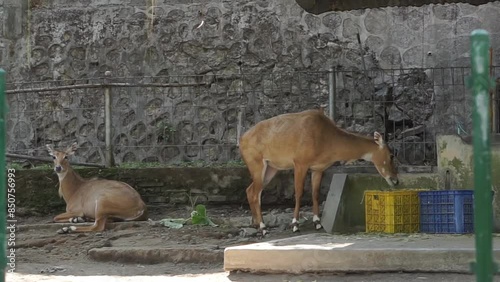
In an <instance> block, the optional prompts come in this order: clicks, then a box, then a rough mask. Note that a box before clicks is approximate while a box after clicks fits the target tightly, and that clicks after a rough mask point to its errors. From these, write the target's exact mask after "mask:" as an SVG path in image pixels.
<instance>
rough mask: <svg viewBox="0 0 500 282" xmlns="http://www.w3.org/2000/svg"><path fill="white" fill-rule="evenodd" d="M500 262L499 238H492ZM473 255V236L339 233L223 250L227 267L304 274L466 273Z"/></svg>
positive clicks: (304, 236) (250, 270)
mask: <svg viewBox="0 0 500 282" xmlns="http://www.w3.org/2000/svg"><path fill="white" fill-rule="evenodd" d="M493 239H494V240H493V241H494V257H495V259H496V261H498V262H500V238H499V237H494V238H493ZM474 259H475V242H474V237H473V236H472V235H441V234H439V235H427V234H414V235H396V234H390V235H389V234H388V235H385V234H384V235H370V234H366V235H365V234H361V235H353V236H340V235H331V234H325V233H316V234H308V235H299V236H295V237H290V238H286V239H279V240H272V241H267V242H262V243H254V244H249V245H243V246H234V247H228V248H226V249H225V250H224V269H225V270H226V271H236V270H241V271H248V272H258V273H292V274H300V273H307V272H392V271H405V272H454V273H470V272H471V269H470V263H471V262H472V261H474Z"/></svg>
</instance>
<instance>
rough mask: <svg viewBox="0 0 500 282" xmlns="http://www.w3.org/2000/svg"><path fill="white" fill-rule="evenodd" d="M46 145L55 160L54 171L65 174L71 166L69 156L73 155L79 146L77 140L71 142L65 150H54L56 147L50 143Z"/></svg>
mask: <svg viewBox="0 0 500 282" xmlns="http://www.w3.org/2000/svg"><path fill="white" fill-rule="evenodd" d="M46 147H47V150H48V151H49V155H51V156H52V159H53V160H54V171H55V172H56V173H57V174H65V173H66V171H67V170H68V167H69V161H68V156H71V155H73V154H74V153H75V151H76V149H77V147H78V146H77V143H76V142H75V143H73V144H71V145H70V146H68V148H66V150H64V151H58V150H54V148H52V146H51V145H49V144H47V145H46Z"/></svg>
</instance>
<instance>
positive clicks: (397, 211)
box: [365, 190, 422, 233]
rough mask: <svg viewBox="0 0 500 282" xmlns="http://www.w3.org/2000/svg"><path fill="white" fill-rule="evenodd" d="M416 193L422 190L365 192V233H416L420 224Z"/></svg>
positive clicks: (418, 203)
mask: <svg viewBox="0 0 500 282" xmlns="http://www.w3.org/2000/svg"><path fill="white" fill-rule="evenodd" d="M418 191H422V190H398V191H374V190H369V191H366V192H365V217H366V219H365V221H366V232H383V233H415V232H418V231H419V223H420V202H419V197H418Z"/></svg>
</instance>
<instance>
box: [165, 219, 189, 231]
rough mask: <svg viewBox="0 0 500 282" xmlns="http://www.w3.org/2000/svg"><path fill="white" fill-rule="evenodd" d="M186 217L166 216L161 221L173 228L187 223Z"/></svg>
mask: <svg viewBox="0 0 500 282" xmlns="http://www.w3.org/2000/svg"><path fill="white" fill-rule="evenodd" d="M186 221H187V220H186V219H182V218H164V219H162V220H160V221H159V223H161V224H163V226H166V227H169V228H173V229H179V228H182V226H184V224H186Z"/></svg>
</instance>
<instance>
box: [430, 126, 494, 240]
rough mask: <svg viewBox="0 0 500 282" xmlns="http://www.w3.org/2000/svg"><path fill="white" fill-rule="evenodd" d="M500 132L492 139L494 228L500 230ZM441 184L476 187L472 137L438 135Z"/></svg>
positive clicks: (450, 186)
mask: <svg viewBox="0 0 500 282" xmlns="http://www.w3.org/2000/svg"><path fill="white" fill-rule="evenodd" d="M499 137H500V135H492V140H491V170H492V173H491V180H492V187H491V189H492V190H493V191H494V192H495V194H494V196H493V220H494V230H495V231H497V232H498V231H499V230H500V197H498V193H499V192H500V190H499V189H500V173H498V171H499V170H500V138H499ZM436 142H437V144H436V146H437V150H438V174H439V186H440V187H443V188H444V189H450V190H455V189H474V160H473V151H474V148H473V146H472V143H471V142H470V137H467V138H464V139H462V138H460V137H459V136H457V135H438V136H437V138H436Z"/></svg>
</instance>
